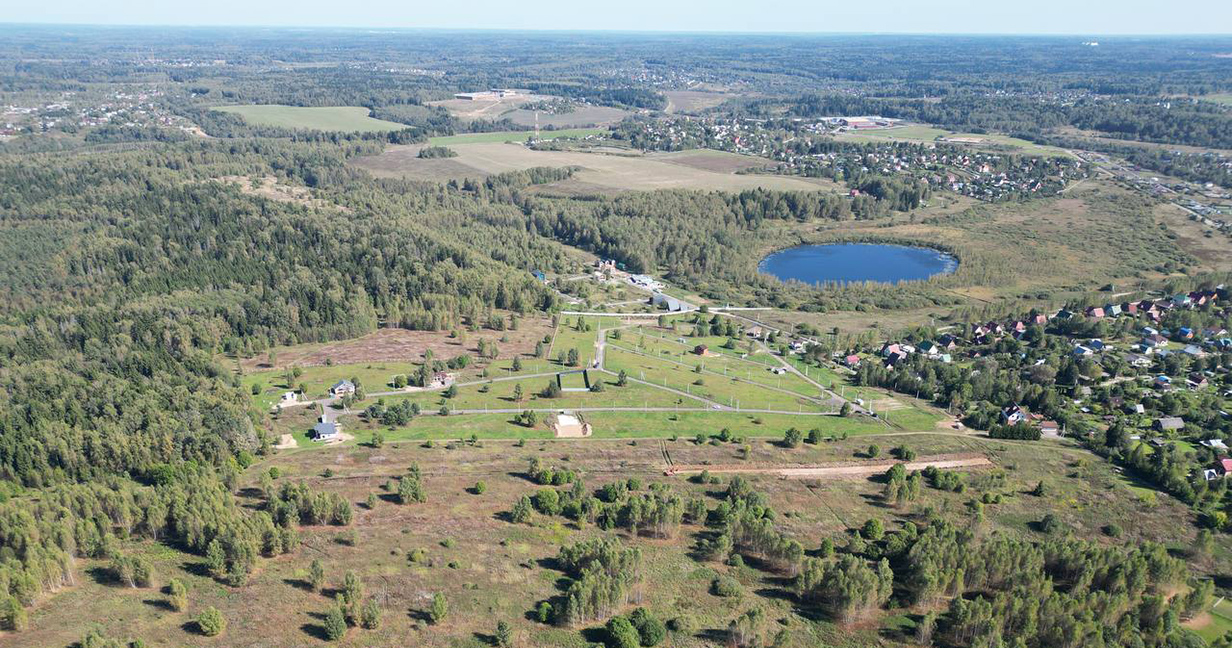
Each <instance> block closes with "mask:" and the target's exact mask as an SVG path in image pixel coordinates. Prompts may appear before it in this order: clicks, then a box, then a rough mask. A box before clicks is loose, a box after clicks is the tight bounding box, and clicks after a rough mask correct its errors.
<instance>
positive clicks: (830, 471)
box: [667, 454, 995, 479]
mask: <svg viewBox="0 0 1232 648" xmlns="http://www.w3.org/2000/svg"><path fill="white" fill-rule="evenodd" d="M897 463H901V464H904V466H903V467H904V468H906V469H907V471H908V472H911V471H913V470H923V469H925V468H928V467H929V466H932V467H934V468H988V467H991V466H994V465H995V464H994V463H993V462H991V461H989V460H988V457H985V456H984V455H975V454H970V455H944V456H940V457H931V458H928V459H920V460H918V461H907V462H902V461H884V462H876V463H863V462H862V463H846V464H825V465H814V466H756V465H752V466H732V465H720V466H672V467H671V468H669V469H668V470H667V474H670V475H678V474H681V473H685V474H689V473H700V472H702V471H703V470H705V471H708V472H711V473H749V474H764V475H778V476H779V477H782V478H784V479H786V478H788V477H791V478H796V479H863V478H866V477H871V476H873V475H879V474H881V473H884V472H885V471H887V470H889V469H890V467H891V466H893V465H894V464H897Z"/></svg>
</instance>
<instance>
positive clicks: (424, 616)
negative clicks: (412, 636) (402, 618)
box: [406, 608, 432, 624]
mask: <svg viewBox="0 0 1232 648" xmlns="http://www.w3.org/2000/svg"><path fill="white" fill-rule="evenodd" d="M406 615H407V616H408V617H410V619H411V620H412V621H422V622H424V623H427V624H431V623H432V615H431V614H429V613H428V611H427V610H416V609H414V608H411V609H409V610H407V611H406Z"/></svg>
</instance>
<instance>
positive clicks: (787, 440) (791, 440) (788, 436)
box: [783, 428, 804, 448]
mask: <svg viewBox="0 0 1232 648" xmlns="http://www.w3.org/2000/svg"><path fill="white" fill-rule="evenodd" d="M803 441H804V433H803V432H801V431H800V430H797V429H796V428H789V429H788V430H787V432H785V433H784V434H783V446H784V447H787V448H799V447H800V444H801V443H802V442H803Z"/></svg>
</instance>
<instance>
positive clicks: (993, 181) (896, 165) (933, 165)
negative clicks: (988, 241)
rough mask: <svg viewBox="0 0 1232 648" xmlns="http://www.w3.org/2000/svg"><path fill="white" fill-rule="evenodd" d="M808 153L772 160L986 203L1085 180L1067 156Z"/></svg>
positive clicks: (889, 150) (889, 147) (942, 148)
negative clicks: (873, 176)
mask: <svg viewBox="0 0 1232 648" xmlns="http://www.w3.org/2000/svg"><path fill="white" fill-rule="evenodd" d="M830 149H831V150H825V151H817V152H809V151H807V150H806V149H804V148H802V147H800V146H796V147H788V148H785V149H784V150H783V151H782V152H781V153H780V154H778V155H775V156H772V157H773V159H775V160H776V161H778V162H779V163H780V165H779V170H780V171H784V172H793V171H794V172H802V173H805V174H806V175H822V176H827V177H833V178H836V179H837V178H848V177H854V176H858V175H862V174H867V173H879V174H882V175H892V174H898V175H911V176H913V177H915V178H918V179H919V180H921V181H922V182H925V183H927V184H928V185H930V186H931V187H933V188H934V189H948V190H950V191H953V192H955V193H959V194H963V195H965V196H970V197H972V198H976V199H979V200H983V201H986V202H998V201H1001V200H1006V199H1008V198H1011V197H1017V196H1025V195H1052V194H1055V193H1056V192H1058V191H1060V190H1061V189H1063V188H1065V185H1066V183H1068V182H1070V181H1071V180H1077V179H1080V178H1083V177H1086V172H1085V171H1084V169H1083V165H1082V163H1081V162H1078V161H1075V160H1068V159H1063V158H1044V157H1031V156H1006V155H1000V154H995V153H986V152H982V151H974V150H970V149H968V148H966V147H961V146H946V145H938V144H935V143H922V144H912V145H905V144H902V143H893V144H890V143H887V144H885V145H883V146H878V147H876V148H875V149H874V150H872V151H867V150H866V149H863V150H854V149H853V150H850V151H849V150H841V149H840V150H833V147H830Z"/></svg>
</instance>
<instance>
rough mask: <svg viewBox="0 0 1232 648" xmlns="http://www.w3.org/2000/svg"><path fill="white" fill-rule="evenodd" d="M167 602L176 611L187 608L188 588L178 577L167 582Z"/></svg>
mask: <svg viewBox="0 0 1232 648" xmlns="http://www.w3.org/2000/svg"><path fill="white" fill-rule="evenodd" d="M167 603H168V604H169V605H171V609H173V610H175V611H176V612H183V611H184V610H186V609H188V588H187V587H184V583H181V582H180V580H179V579H178V578H172V579H171V581H170V582H168V583H167Z"/></svg>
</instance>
